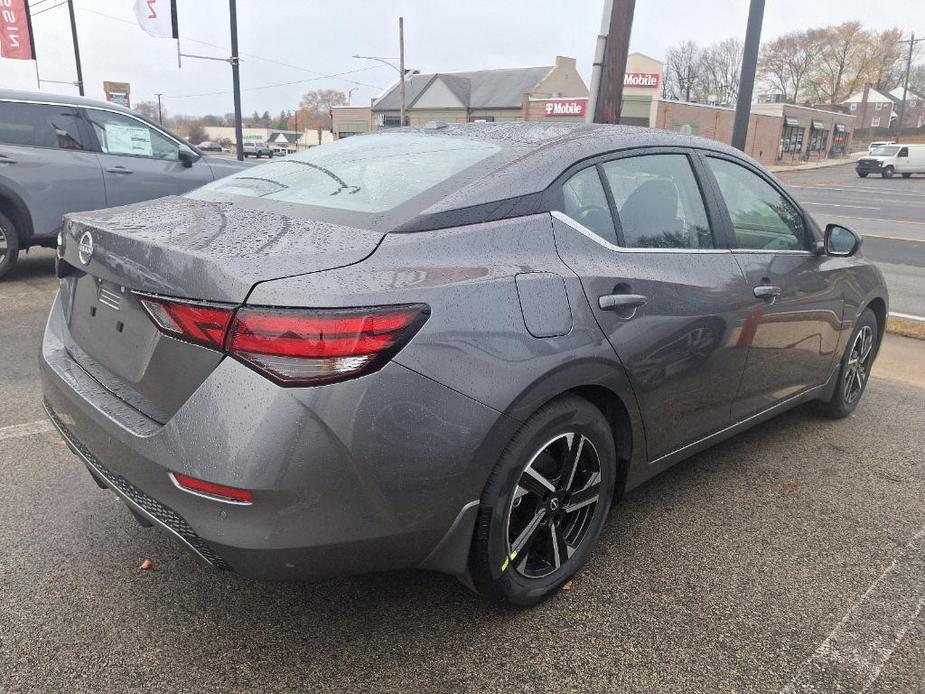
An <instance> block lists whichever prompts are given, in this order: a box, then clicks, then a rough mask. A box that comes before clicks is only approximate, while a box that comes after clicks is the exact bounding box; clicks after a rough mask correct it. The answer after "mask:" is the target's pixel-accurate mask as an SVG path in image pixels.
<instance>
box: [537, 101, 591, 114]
mask: <svg viewBox="0 0 925 694" xmlns="http://www.w3.org/2000/svg"><path fill="white" fill-rule="evenodd" d="M587 108H588V100H587V99H559V100H556V101H547V102H546V103H545V105H544V106H543V113H544V114H545V115H546V116H547V117H549V116H576V117H582V116H584V115H585V110H586V109H587Z"/></svg>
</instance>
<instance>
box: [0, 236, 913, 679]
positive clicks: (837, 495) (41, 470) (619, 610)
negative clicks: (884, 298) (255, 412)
mask: <svg viewBox="0 0 925 694" xmlns="http://www.w3.org/2000/svg"><path fill="white" fill-rule="evenodd" d="M55 284H56V282H55V280H54V278H53V276H52V256H51V254H50V252H44V251H41V252H33V253H30V254H29V255H28V256H25V257H24V258H22V259H21V263H20V266H19V267H18V268H17V270H16V271H15V274H14V275H13V276H12V277H11V278H10V279H9V280H8V281H6V282H3V283H0V335H2V339H0V495H2V499H3V503H2V504H0V691H3V692H33V691H39V692H54V691H110V692H123V691H141V690H145V691H187V692H211V691H216V692H218V691H223V692H227V691H280V692H283V691H285V692H292V691H313V692H329V691H331V692H334V691H336V692H342V691H343V692H347V691H349V692H361V691H362V692H367V691H369V692H373V691H402V692H412V691H422V692H489V691H504V692H518V693H520V692H569V691H571V692H584V691H595V692H596V691H627V692H711V693H712V692H780V691H805V692H832V691H865V688H866V687H869V688H867V689H866V691H869V692H880V693H887V692H890V693H892V692H923V691H925V684H923V683H925V613H923V606H925V536H923V526H925V464H923V463H925V461H923V453H922V451H923V450H925V407H923V406H925V387H923V386H925V379H923V380H919V381H918V382H919V384H920V385H919V386H916V385H914V383H912V382H910V381H915V379H914V378H911V377H910V373H911V371H914V369H912V368H910V366H909V357H908V356H906V357H905V358H903V359H898V360H897V359H896V355H901V354H906V355H912V359H915V358H916V357H915V355H918V357H919V359H920V358H921V355H922V354H925V352H923V351H922V346H921V343H910V342H901V343H900V342H891V343H890V344H889V345H888V346H887V348H885V352H884V356H885V357H886V356H892V361H893V362H896V361H898V362H899V366H898V367H897V366H895V365H894V366H893V367H891V368H888V366H889V364H890V361H891V360H890V359H886V358H885V359H883V360H881V362H878V367H877V369H876V370H875V378H874V379H873V380H872V381H871V384H870V388H869V390H868V393H867V396H866V399H865V401H864V402H863V403H862V405H861V406H860V408H859V409H858V411H857V412H856V413H855V415H854V416H852V417H851V418H849V419H847V420H842V421H838V422H833V421H829V420H821V419H818V418H816V417H815V416H813V415H811V414H810V413H809V412H808V411H807V410H806V409H805V408H801V409H798V410H796V411H793V412H791V413H788V414H786V415H784V416H782V417H779V418H777V419H775V420H772V421H771V422H768V423H766V424H764V425H761V426H760V427H758V428H757V429H754V430H752V431H750V432H747V433H746V434H744V435H741V436H739V437H738V438H735V439H733V440H731V441H728V442H726V443H725V444H722V445H720V446H719V447H717V448H715V449H713V450H712V451H708V452H706V453H703V454H701V455H698V456H697V457H695V458H693V459H691V460H689V461H687V462H685V463H682V464H681V465H680V466H678V467H676V468H674V469H673V470H671V471H669V472H667V473H665V474H663V475H661V476H660V477H658V478H656V479H654V480H653V481H651V482H649V483H648V484H646V485H645V486H643V487H642V488H640V489H638V490H636V491H634V492H633V493H631V494H630V495H629V496H628V497H627V498H626V499H624V500H623V501H622V502H621V503H620V504H619V505H618V506H617V507H616V509H615V512H614V513H613V514H612V515H611V518H610V521H609V523H608V526H607V528H606V530H605V532H604V535H603V537H602V540H601V546H600V548H599V550H598V551H597V552H596V553H595V555H594V556H593V558H592V560H591V562H590V565H589V566H588V567H587V569H586V570H585V571H584V572H582V573H581V574H580V575H579V576H578V577H577V578H576V580H575V581H574V582H573V584H572V588H571V590H569V591H567V592H561V593H560V594H559V595H558V596H556V597H555V598H554V599H552V600H551V601H549V602H547V603H545V604H543V605H541V606H539V607H538V608H536V609H533V610H532V611H526V612H519V611H513V610H499V609H496V608H492V607H489V606H487V605H485V604H483V603H481V602H480V601H479V600H477V599H476V598H475V597H474V596H472V595H470V594H469V593H468V592H467V591H466V590H465V589H464V588H462V587H461V586H460V585H459V584H457V583H456V582H455V581H454V580H452V579H450V578H447V577H443V576H439V575H430V574H423V573H412V572H405V573H395V574H386V575H371V576H362V577H357V578H351V579H346V580H340V581H331V582H327V583H321V584H313V585H304V584H271V583H257V582H251V581H246V580H243V579H240V578H238V577H236V576H234V575H231V574H227V573H218V572H213V571H210V570H207V569H204V568H202V567H201V566H200V565H199V564H198V563H197V561H196V560H195V559H194V558H193V557H192V556H190V555H188V554H187V553H186V552H185V551H184V550H182V549H181V548H180V547H178V546H177V545H175V544H174V543H173V542H171V541H170V540H168V539H167V538H166V537H164V536H162V535H160V534H159V533H158V532H156V531H155V530H153V529H144V528H141V527H139V526H137V525H136V524H135V522H134V521H133V520H132V518H131V517H130V515H129V513H128V511H127V510H126V509H125V508H124V506H123V505H122V504H121V502H119V501H118V500H117V499H116V497H115V496H114V495H113V494H111V493H108V492H104V491H102V490H99V489H98V488H97V487H96V486H95V484H94V483H93V482H92V481H91V480H90V478H89V476H88V475H87V473H86V471H85V470H84V469H83V468H82V466H81V465H80V464H79V463H78V461H77V460H76V458H74V457H73V456H72V455H71V454H70V453H69V452H68V450H67V449H66V448H65V447H64V445H63V444H62V442H61V441H59V440H58V438H57V436H56V435H55V434H53V433H51V432H50V430H49V427H47V426H45V425H43V424H42V423H41V420H42V415H41V404H40V394H39V387H38V382H37V371H38V369H37V363H36V350H37V349H38V344H39V340H40V337H41V332H42V328H43V325H44V319H45V315H46V311H47V307H48V305H49V303H50V301H51V297H52V294H53V291H54V288H55ZM899 339H900V338H894V340H899ZM903 350H906V351H905V352H903ZM887 351H889V352H890V355H887ZM920 363H921V362H920ZM883 365H887V366H883ZM923 368H925V367H920V370H923ZM919 378H920V379H921V374H920V375H919ZM896 379H902V380H896ZM144 559H150V560H151V561H152V562H153V567H152V569H151V570H149V571H140V570H138V568H137V567H138V565H139V564H140V563H141V562H142V561H143V560H144ZM836 685H837V686H840V687H842V688H841V689H836Z"/></svg>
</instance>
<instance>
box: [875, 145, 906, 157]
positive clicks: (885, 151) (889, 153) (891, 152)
mask: <svg viewBox="0 0 925 694" xmlns="http://www.w3.org/2000/svg"><path fill="white" fill-rule="evenodd" d="M897 152H899V147H896V146H893V147H886V146H885V147H874V148H873V149H872V150H870V153H871V154H872V155H873V156H875V157H895V156H896V153H897Z"/></svg>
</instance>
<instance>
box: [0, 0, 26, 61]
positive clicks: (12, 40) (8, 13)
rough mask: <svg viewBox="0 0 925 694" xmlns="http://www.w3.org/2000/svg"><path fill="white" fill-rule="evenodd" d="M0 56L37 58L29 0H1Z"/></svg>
mask: <svg viewBox="0 0 925 694" xmlns="http://www.w3.org/2000/svg"><path fill="white" fill-rule="evenodd" d="M0 57H3V58H13V59H15V60H35V46H34V45H33V43H32V19H31V17H30V16H29V0H0Z"/></svg>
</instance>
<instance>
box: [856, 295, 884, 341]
mask: <svg viewBox="0 0 925 694" xmlns="http://www.w3.org/2000/svg"><path fill="white" fill-rule="evenodd" d="M868 308H869V309H870V310H871V311H873V312H874V316H876V318H877V344H879V343H880V342H881V341H882V340H883V334H884V333H885V332H886V319H887V313H886V301H884V300H883V299H882V298H881V297H879V296H878V297H874V298H873V299H871V300H870V301H869V302H867V305H866V306H864V307H863V308H862V309H861V310H860V311H858V316H861V315H863V314H864V310H865V309H868Z"/></svg>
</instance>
